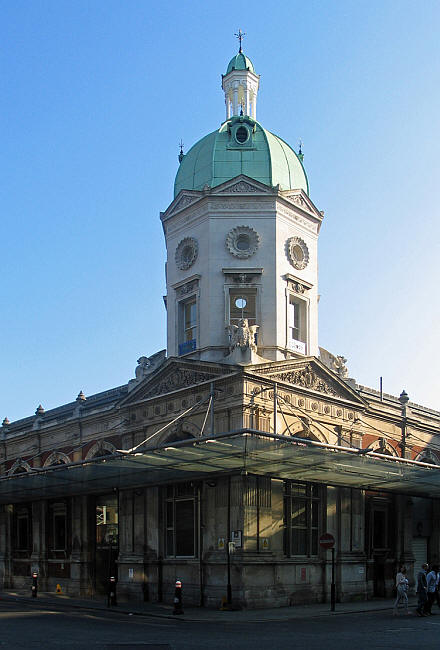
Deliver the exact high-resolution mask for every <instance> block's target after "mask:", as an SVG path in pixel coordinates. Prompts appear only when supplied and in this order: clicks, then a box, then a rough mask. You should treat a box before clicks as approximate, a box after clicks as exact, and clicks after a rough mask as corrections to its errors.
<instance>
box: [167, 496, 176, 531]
mask: <svg viewBox="0 0 440 650" xmlns="http://www.w3.org/2000/svg"><path fill="white" fill-rule="evenodd" d="M173 519H174V517H173V502H172V501H167V528H173V524H174V522H173Z"/></svg>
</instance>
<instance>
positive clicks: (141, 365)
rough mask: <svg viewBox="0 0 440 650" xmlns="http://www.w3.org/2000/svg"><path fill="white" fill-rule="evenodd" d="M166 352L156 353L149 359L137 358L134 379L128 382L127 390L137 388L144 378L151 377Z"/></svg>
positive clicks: (163, 359)
mask: <svg viewBox="0 0 440 650" xmlns="http://www.w3.org/2000/svg"><path fill="white" fill-rule="evenodd" d="M165 357H166V350H161V351H160V352H156V354H153V355H152V356H151V357H139V359H138V360H137V364H138V365H137V366H136V369H135V371H134V373H135V377H136V379H131V380H130V381H129V382H128V387H129V390H131V389H132V388H134V387H135V386H137V384H139V382H141V381H142V379H144V378H145V377H147V376H149V375H151V374H152V373H153V372H154V371H155V370H156V369H157V368H158V367H159V366H160V365H161V364H162V363H163V361H165Z"/></svg>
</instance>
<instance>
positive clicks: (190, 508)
mask: <svg viewBox="0 0 440 650" xmlns="http://www.w3.org/2000/svg"><path fill="white" fill-rule="evenodd" d="M165 528H166V540H165V544H166V555H167V557H195V556H196V555H197V544H196V541H197V534H196V531H197V494H196V489H195V488H194V487H193V486H192V484H189V483H183V484H181V485H174V486H168V488H167V491H166V500H165Z"/></svg>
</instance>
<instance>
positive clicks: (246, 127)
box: [174, 116, 309, 197]
mask: <svg viewBox="0 0 440 650" xmlns="http://www.w3.org/2000/svg"><path fill="white" fill-rule="evenodd" d="M239 174H245V175H246V176H249V177H250V178H254V179H255V180H257V181H260V183H264V184H265V185H269V186H274V185H278V184H279V185H280V188H281V189H282V190H290V189H303V190H304V191H305V192H306V193H307V194H308V191H309V186H308V182H307V176H306V173H305V171H304V168H303V166H302V163H301V161H300V160H299V158H298V156H297V154H296V153H295V152H294V151H293V149H291V147H289V145H288V144H286V142H284V140H282V139H281V138H279V137H278V136H276V135H274V134H273V133H270V131H267V130H266V129H264V128H263V127H262V126H261V124H259V123H258V122H256V121H255V120H253V119H252V118H250V117H247V116H244V117H243V116H242V117H233V118H231V119H230V120H227V121H226V122H225V123H224V124H222V126H221V127H220V129H219V130H218V131H213V132H212V133H210V134H209V135H207V136H205V137H204V138H202V139H201V140H199V142H197V143H196V144H195V145H194V146H193V147H192V148H191V149H190V150H189V151H188V153H187V154H186V155H185V156H184V157H183V159H182V162H181V163H180V167H179V170H178V172H177V176H176V180H175V183H174V196H175V197H176V196H177V195H178V193H179V192H180V191H181V190H201V189H203V188H204V187H205V185H208V186H209V187H215V186H216V185H220V184H221V183H224V182H225V181H229V180H231V179H232V178H235V177H236V176H239Z"/></svg>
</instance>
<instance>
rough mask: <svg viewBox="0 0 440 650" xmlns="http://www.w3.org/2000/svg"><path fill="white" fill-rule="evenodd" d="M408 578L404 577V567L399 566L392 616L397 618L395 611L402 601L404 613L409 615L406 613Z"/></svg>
mask: <svg viewBox="0 0 440 650" xmlns="http://www.w3.org/2000/svg"><path fill="white" fill-rule="evenodd" d="M408 585H409V583H408V578H407V577H406V566H401V567H400V568H399V571H398V572H397V575H396V589H397V598H396V600H395V602H394V611H393V613H394V616H397V610H398V607H399V603H400V602H401V601H402V602H403V605H404V606H405V613H406V614H409V611H408Z"/></svg>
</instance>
